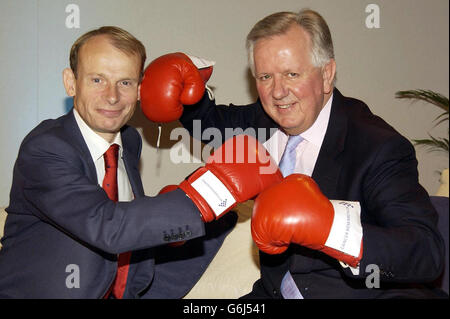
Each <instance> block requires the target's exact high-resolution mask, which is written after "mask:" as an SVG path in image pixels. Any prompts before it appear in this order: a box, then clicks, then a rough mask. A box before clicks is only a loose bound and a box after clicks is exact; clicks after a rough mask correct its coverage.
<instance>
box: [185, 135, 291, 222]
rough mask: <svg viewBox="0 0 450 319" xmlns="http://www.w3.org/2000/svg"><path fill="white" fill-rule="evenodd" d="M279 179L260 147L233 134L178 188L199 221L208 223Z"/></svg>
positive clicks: (255, 142) (267, 155)
mask: <svg viewBox="0 0 450 319" xmlns="http://www.w3.org/2000/svg"><path fill="white" fill-rule="evenodd" d="M282 179H283V176H282V174H281V172H280V171H279V169H278V166H277V165H276V164H275V162H274V161H273V160H272V158H271V157H270V155H269V153H268V152H267V150H266V149H265V148H264V146H262V145H261V144H260V143H259V142H258V141H257V140H256V139H255V138H253V137H251V136H248V135H237V136H234V137H232V138H230V139H228V140H226V141H225V143H224V144H223V145H222V146H221V147H219V148H218V149H217V150H216V151H215V152H214V153H213V155H211V156H210V157H209V158H208V160H207V163H206V165H205V166H204V167H201V168H199V169H197V170H196V171H195V172H194V173H192V174H191V175H190V176H189V177H188V178H187V179H186V180H185V181H183V182H182V183H181V184H180V185H179V187H180V188H181V189H182V190H183V191H184V192H185V193H186V194H187V195H188V196H189V198H190V199H191V200H192V201H193V202H194V204H195V205H196V206H197V207H198V209H199V210H200V214H201V215H202V218H203V220H204V221H205V222H210V221H213V220H215V219H217V218H219V217H220V216H222V215H223V214H225V213H226V212H228V211H229V210H230V209H232V208H233V207H234V206H236V205H237V204H238V203H242V202H245V201H247V200H249V199H252V198H254V197H255V196H256V195H258V194H259V193H260V192H262V191H263V190H264V189H266V188H267V187H269V186H271V185H274V184H276V183H279V182H281V181H282Z"/></svg>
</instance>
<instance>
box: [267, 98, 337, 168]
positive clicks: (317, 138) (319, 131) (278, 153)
mask: <svg viewBox="0 0 450 319" xmlns="http://www.w3.org/2000/svg"><path fill="white" fill-rule="evenodd" d="M332 101H333V95H331V97H330V99H329V100H328V102H327V103H326V104H325V106H324V107H323V109H322V110H321V111H320V113H319V115H318V116H317V119H316V121H315V122H314V123H313V125H312V126H311V127H310V128H309V129H307V130H306V131H304V132H303V133H302V134H300V135H301V136H302V137H303V141H302V142H301V143H300V144H299V145H298V146H297V147H296V149H295V151H296V154H297V157H296V163H295V169H294V173H300V174H305V175H308V176H311V175H312V173H313V171H314V166H315V165H316V162H317V157H318V156H319V151H320V148H321V147H322V143H323V139H324V137H325V133H326V131H327V127H328V122H329V120H330V113H331V103H332ZM288 138H289V136H288V135H287V134H286V133H284V132H283V131H282V130H280V129H278V130H277V131H276V132H275V133H274V134H273V135H272V136H271V137H270V138H269V139H268V140H267V141H266V142H265V143H263V145H264V147H265V148H266V149H267V151H268V152H269V154H270V155H271V156H272V158H273V159H274V161H275V162H276V163H277V164H279V163H280V160H281V157H282V156H283V152H284V149H285V148H286V143H287V141H288Z"/></svg>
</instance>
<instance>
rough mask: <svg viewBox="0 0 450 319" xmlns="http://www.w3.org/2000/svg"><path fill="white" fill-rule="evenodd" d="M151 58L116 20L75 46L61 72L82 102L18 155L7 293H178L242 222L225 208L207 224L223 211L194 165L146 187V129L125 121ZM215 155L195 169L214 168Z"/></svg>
mask: <svg viewBox="0 0 450 319" xmlns="http://www.w3.org/2000/svg"><path fill="white" fill-rule="evenodd" d="M144 63H145V48H144V47H143V45H142V44H141V42H140V41H138V40H137V39H136V38H134V37H133V36H132V35H131V34H129V33H128V32H126V31H125V30H122V29H120V28H117V27H102V28H99V29H97V30H93V31H90V32H88V33H86V34H85V35H83V36H81V37H80V38H79V39H78V40H77V41H76V42H75V43H74V45H73V46H72V50H71V54H70V64H71V68H67V69H65V70H64V72H63V80H64V86H65V89H66V91H67V93H68V95H69V96H72V97H73V98H74V109H73V110H72V111H70V112H69V113H68V114H66V115H64V116H61V117H60V118H58V119H55V120H46V121H43V122H42V123H41V124H39V125H38V126H37V127H36V128H35V129H33V130H32V131H31V132H30V133H29V134H28V135H27V136H26V137H25V139H24V141H23V143H22V144H21V147H20V150H19V155H18V159H17V161H16V164H15V167H14V175H13V184H12V188H11V194H10V204H9V207H8V208H7V209H6V211H7V213H8V217H7V220H6V225H5V232H4V237H3V238H2V245H3V248H2V249H1V251H0V297H2V298H105V297H106V298H181V297H182V296H184V295H185V294H186V293H187V292H188V291H189V289H190V288H192V287H193V285H194V284H195V283H196V281H197V280H198V279H199V278H200V276H201V274H202V272H203V271H204V270H205V269H206V266H207V265H208V263H209V262H210V261H211V259H212V258H213V256H214V255H215V253H216V252H217V250H218V248H219V247H220V246H221V244H222V242H223V239H224V237H225V235H226V234H227V233H228V232H229V231H230V230H231V228H232V227H233V226H234V224H235V222H236V215H235V214H233V213H232V214H227V215H225V213H226V212H227V211H228V210H229V209H223V210H222V211H221V212H220V213H221V214H223V215H225V217H223V218H222V219H221V220H219V221H216V222H213V223H210V224H207V225H206V226H205V222H210V221H213V220H215V219H217V218H218V217H217V216H215V215H213V214H211V213H210V212H209V211H207V212H206V210H208V209H209V208H208V204H203V205H202V206H201V207H200V206H199V205H198V203H199V202H202V201H204V200H205V198H203V197H202V194H198V193H196V192H195V190H194V189H195V187H194V186H193V185H191V182H192V178H191V177H189V178H188V179H186V180H185V181H183V183H182V184H183V185H185V188H184V189H183V190H182V189H180V188H177V187H175V188H172V189H173V190H172V191H169V192H164V193H163V194H160V195H158V196H155V197H148V196H145V194H144V189H143V186H142V182H141V179H140V176H139V171H138V164H139V163H138V162H139V158H140V153H141V147H142V140H141V137H140V135H139V133H138V132H137V131H136V129H134V128H132V127H130V126H128V125H126V123H127V121H128V120H129V119H130V117H131V116H132V114H133V112H134V109H135V107H136V102H137V100H138V99H139V88H140V84H141V79H142V74H143V67H144ZM208 165H209V168H211V167H213V166H214V165H215V166H214V168H215V173H214V174H215V175H216V176H218V177H219V178H220V180H221V181H225V182H226V181H227V179H228V176H230V178H232V183H228V184H227V185H226V186H225V188H228V189H229V188H230V187H232V186H233V185H237V186H238V187H242V190H244V189H246V188H247V187H246V186H245V185H243V184H242V185H240V184H239V180H240V178H239V176H240V175H242V173H241V172H240V171H236V170H234V168H233V167H231V166H228V167H227V172H226V173H223V174H222V175H221V171H222V169H221V167H220V163H218V164H217V165H216V164H215V163H212V164H211V163H209V164H208ZM208 165H207V166H205V167H204V168H201V170H198V171H197V172H196V176H197V177H199V176H200V177H202V176H203V175H202V174H203V173H204V172H205V171H206V172H209V169H208ZM241 167H242V168H241V171H243V172H245V174H247V173H248V169H247V168H245V165H243V166H241ZM233 171H234V172H233ZM200 177H199V178H200ZM243 182H244V181H243ZM244 183H245V182H244ZM252 183H253V182H252ZM186 185H187V186H186ZM223 186H224V185H222V187H223ZM180 187H181V186H180ZM186 187H187V188H189V189H187V188H186ZM213 190H214V189H213ZM215 191H216V193H217V192H218V193H219V195H220V192H221V190H218V189H215ZM229 191H230V190H229ZM232 194H233V195H235V196H242V198H243V199H245V198H247V199H248V198H250V197H251V196H254V195H255V194H243V193H242V192H241V191H240V190H238V191H235V190H234V191H232ZM214 213H216V211H214ZM195 238H198V239H195ZM192 239H194V240H192ZM186 240H187V243H186V244H185V245H183V246H180V247H177V248H175V247H168V245H167V244H170V243H172V242H178V241H186Z"/></svg>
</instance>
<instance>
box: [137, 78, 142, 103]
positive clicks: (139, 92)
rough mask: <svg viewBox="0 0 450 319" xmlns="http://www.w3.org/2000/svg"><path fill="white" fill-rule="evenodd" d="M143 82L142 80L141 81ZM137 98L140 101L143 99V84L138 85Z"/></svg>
mask: <svg viewBox="0 0 450 319" xmlns="http://www.w3.org/2000/svg"><path fill="white" fill-rule="evenodd" d="M141 83H142V82H141ZM137 100H138V101H140V100H141V84H139V85H138V97H137Z"/></svg>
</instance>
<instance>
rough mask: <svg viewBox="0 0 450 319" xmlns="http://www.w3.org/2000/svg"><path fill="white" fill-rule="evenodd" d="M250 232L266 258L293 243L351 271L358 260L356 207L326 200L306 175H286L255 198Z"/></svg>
mask: <svg viewBox="0 0 450 319" xmlns="http://www.w3.org/2000/svg"><path fill="white" fill-rule="evenodd" d="M251 228H252V237H253V240H254V242H255V243H256V245H257V246H258V248H259V249H260V250H261V251H263V252H265V253H268V254H280V253H282V252H284V251H285V250H286V249H287V248H288V246H289V244H290V243H295V244H298V245H302V246H305V247H308V248H311V249H315V250H320V251H322V252H324V253H326V254H328V255H329V256H331V257H333V258H336V259H337V260H339V261H342V262H345V263H347V264H348V265H350V266H352V267H356V266H357V265H358V264H359V261H360V260H361V258H362V252H363V248H362V226H361V221H360V205H359V203H358V202H348V201H334V200H332V201H330V200H328V199H327V198H326V197H325V196H324V195H323V194H322V193H321V191H320V189H319V187H318V186H317V184H316V183H315V182H314V180H313V179H312V178H310V177H309V176H306V175H302V174H292V175H289V176H288V177H286V178H285V179H284V180H283V181H282V182H281V183H279V184H277V185H275V186H273V187H271V188H269V189H267V190H265V191H264V192H262V193H261V194H259V196H258V197H257V198H256V200H255V205H254V207H253V215H252V222H251Z"/></svg>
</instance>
